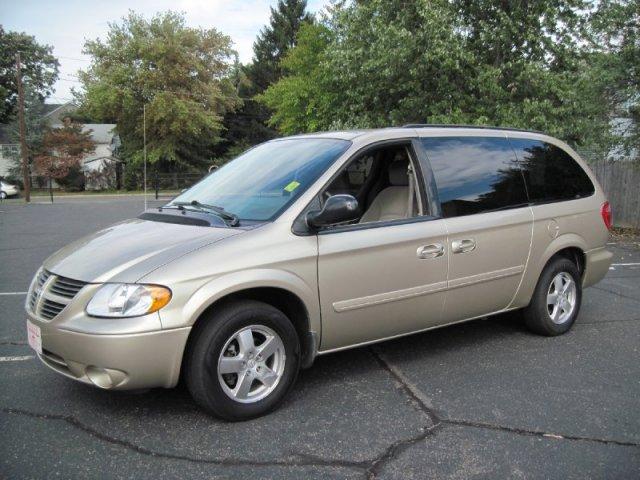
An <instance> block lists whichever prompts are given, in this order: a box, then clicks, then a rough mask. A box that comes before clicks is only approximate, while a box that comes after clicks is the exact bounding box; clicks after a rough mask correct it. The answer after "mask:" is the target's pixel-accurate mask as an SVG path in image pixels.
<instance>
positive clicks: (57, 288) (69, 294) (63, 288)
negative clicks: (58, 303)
mask: <svg viewBox="0 0 640 480" xmlns="http://www.w3.org/2000/svg"><path fill="white" fill-rule="evenodd" d="M85 285H86V282H81V281H79V280H72V279H70V278H66V277H56V279H55V281H54V282H53V284H52V285H51V287H50V291H51V293H55V294H56V295H59V296H61V297H66V298H73V297H75V296H76V294H77V293H78V292H79V291H80V289H82V287H84V286H85Z"/></svg>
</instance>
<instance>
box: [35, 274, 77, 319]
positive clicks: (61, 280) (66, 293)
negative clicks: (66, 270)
mask: <svg viewBox="0 0 640 480" xmlns="http://www.w3.org/2000/svg"><path fill="white" fill-rule="evenodd" d="M87 284H88V283H87V282H83V281H80V280H74V279H72V278H67V277H60V276H58V275H55V274H53V273H51V272H48V271H47V270H44V269H42V270H41V271H40V272H39V273H38V274H37V277H36V279H35V280H34V282H33V286H32V289H31V291H30V292H29V296H28V298H29V300H28V302H27V308H28V309H29V310H30V311H31V312H32V313H33V314H35V315H36V316H37V317H38V318H40V319H42V320H46V321H50V320H53V319H54V318H56V317H57V316H58V315H59V314H60V312H62V310H64V308H65V307H66V306H67V305H68V304H69V303H71V301H72V300H73V299H74V298H75V296H76V295H77V294H78V292H79V291H80V290H82V288H83V287H84V286H85V285H87Z"/></svg>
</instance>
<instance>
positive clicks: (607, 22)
mask: <svg viewBox="0 0 640 480" xmlns="http://www.w3.org/2000/svg"><path fill="white" fill-rule="evenodd" d="M589 28H590V33H591V40H592V48H593V54H592V55H591V56H590V64H591V69H592V71H593V77H594V78H595V79H597V82H598V84H599V85H600V86H601V89H602V96H603V97H604V98H605V99H606V100H607V101H608V103H609V104H610V105H611V106H612V112H613V115H612V116H613V117H614V118H618V119H622V121H618V122H617V124H616V128H615V131H616V133H617V134H618V135H620V136H621V138H620V139H618V140H619V141H621V146H622V147H623V148H622V152H621V153H625V154H629V153H631V152H632V151H633V150H635V153H636V155H639V154H640V153H639V151H638V146H639V145H640V5H639V4H638V2H637V0H615V1H614V0H602V1H601V2H600V5H599V7H598V9H597V10H596V11H595V12H594V13H593V15H592V16H591V21H590V23H589Z"/></svg>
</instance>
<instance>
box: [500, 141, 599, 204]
mask: <svg viewBox="0 0 640 480" xmlns="http://www.w3.org/2000/svg"><path fill="white" fill-rule="evenodd" d="M510 141H511V144H512V145H513V148H514V149H515V151H516V155H517V157H518V160H519V161H520V164H521V166H522V172H523V174H524V178H525V181H526V184H527V190H528V192H529V198H530V200H531V201H532V202H536V203H544V202H553V201H558V200H572V199H575V198H582V197H588V196H590V195H592V194H593V192H594V191H595V189H594V187H593V183H591V180H590V179H589V177H588V176H587V174H586V173H585V171H584V170H583V169H582V167H580V165H578V164H577V163H576V161H575V160H574V159H573V158H572V157H571V156H570V155H569V154H568V153H567V152H565V151H564V150H562V149H561V148H559V147H556V146H555V145H551V144H549V143H545V142H541V141H537V140H527V139H515V138H512V139H510Z"/></svg>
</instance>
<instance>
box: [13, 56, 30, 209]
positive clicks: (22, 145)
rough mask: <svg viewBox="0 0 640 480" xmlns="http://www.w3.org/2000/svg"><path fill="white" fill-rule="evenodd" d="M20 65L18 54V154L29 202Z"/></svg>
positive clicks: (27, 158) (26, 200) (25, 198)
mask: <svg viewBox="0 0 640 480" xmlns="http://www.w3.org/2000/svg"><path fill="white" fill-rule="evenodd" d="M21 70H22V65H21V64H20V54H19V53H17V54H16V83H17V84H18V123H19V124H20V154H21V156H22V181H23V182H24V200H25V202H27V203H29V202H30V201H31V185H30V182H29V152H27V132H26V130H27V129H26V127H25V125H24V91H23V90H22V71H21Z"/></svg>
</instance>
